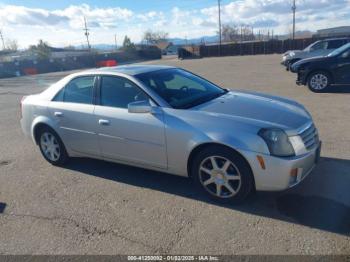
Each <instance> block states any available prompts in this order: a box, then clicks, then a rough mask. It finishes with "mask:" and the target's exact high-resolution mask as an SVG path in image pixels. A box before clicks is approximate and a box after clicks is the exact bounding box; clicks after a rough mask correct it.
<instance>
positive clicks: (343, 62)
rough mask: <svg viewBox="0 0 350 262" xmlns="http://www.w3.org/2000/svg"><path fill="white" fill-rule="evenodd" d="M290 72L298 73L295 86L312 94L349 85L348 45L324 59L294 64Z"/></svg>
mask: <svg viewBox="0 0 350 262" xmlns="http://www.w3.org/2000/svg"><path fill="white" fill-rule="evenodd" d="M291 71H292V72H294V73H298V78H297V81H296V82H297V84H298V85H307V86H308V87H309V89H310V90H311V91H313V92H324V91H327V90H329V88H330V87H331V86H332V85H350V43H349V44H346V45H344V46H342V47H340V48H338V49H336V50H334V51H333V52H332V53H330V54H329V55H328V56H325V57H314V58H308V59H303V60H301V61H299V62H296V63H295V64H293V66H292V67H291Z"/></svg>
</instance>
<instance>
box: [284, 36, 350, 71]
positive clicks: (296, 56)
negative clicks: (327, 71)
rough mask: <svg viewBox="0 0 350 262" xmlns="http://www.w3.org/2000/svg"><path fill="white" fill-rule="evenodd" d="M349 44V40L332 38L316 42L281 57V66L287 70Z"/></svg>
mask: <svg viewBox="0 0 350 262" xmlns="http://www.w3.org/2000/svg"><path fill="white" fill-rule="evenodd" d="M349 42H350V38H334V39H326V40H320V41H316V42H315V43H312V44H311V45H309V46H308V47H306V48H305V49H304V50H291V51H288V52H286V53H284V54H283V55H282V63H281V64H282V65H284V66H286V69H287V70H289V69H290V67H291V66H292V65H293V64H294V63H295V62H298V61H299V60H302V59H305V58H311V57H316V56H326V55H328V54H329V53H331V52H332V51H334V50H335V49H337V48H339V47H341V46H343V45H345V44H347V43H349Z"/></svg>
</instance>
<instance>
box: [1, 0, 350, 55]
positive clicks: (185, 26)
mask: <svg viewBox="0 0 350 262" xmlns="http://www.w3.org/2000/svg"><path fill="white" fill-rule="evenodd" d="M296 2H297V20H296V21H297V25H296V28H297V30H300V31H301V30H310V31H316V30H317V29H322V28H328V27H335V26H343V25H350V0H296ZM291 3H292V0H221V6H222V7H221V12H222V23H224V24H225V23H228V24H234V25H241V24H246V25H250V26H252V27H253V28H254V30H255V31H256V32H257V31H258V30H261V31H262V32H264V31H265V32H267V30H274V33H275V34H288V33H290V32H291V27H292V26H291V22H292V14H291ZM84 16H85V17H86V19H87V23H88V27H89V29H90V40H91V43H92V44H101V43H104V44H114V43H115V35H116V37H117V44H119V45H120V44H122V41H123V38H124V36H125V35H128V36H129V37H130V38H131V40H132V41H134V42H140V41H141V39H142V36H143V33H144V32H145V31H146V30H148V29H151V30H154V31H165V32H168V33H169V37H171V38H176V37H180V38H188V39H190V38H198V37H202V36H211V35H215V34H216V33H217V31H218V8H217V0H176V1H175V0H152V1H151V0H103V1H98V0H59V1H52V0H51V1H49V0H46V1H45V0H41V1H36V0H0V30H1V31H2V33H3V36H4V38H5V42H7V41H8V40H16V41H17V42H18V44H19V46H20V48H25V47H27V46H28V45H31V44H35V43H37V42H38V40H39V39H43V40H44V41H46V42H48V43H49V44H50V45H52V46H57V47H63V46H68V45H81V44H86V39H85V36H84V33H83V27H84V22H83V21H84V20H83V18H84ZM0 47H1V45H0Z"/></svg>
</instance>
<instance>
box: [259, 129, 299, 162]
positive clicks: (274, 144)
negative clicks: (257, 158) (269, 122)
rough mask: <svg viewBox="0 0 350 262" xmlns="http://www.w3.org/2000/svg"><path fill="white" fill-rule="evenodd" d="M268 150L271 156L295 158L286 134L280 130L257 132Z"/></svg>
mask: <svg viewBox="0 0 350 262" xmlns="http://www.w3.org/2000/svg"><path fill="white" fill-rule="evenodd" d="M258 135H259V136H261V137H262V138H263V139H264V140H265V142H266V144H267V147H268V148H269V151H270V154H271V155H273V156H282V157H283V156H285V157H286V156H295V152H294V149H293V146H292V144H291V143H290V141H289V138H288V136H287V134H286V133H285V132H284V131H283V130H282V129H277V128H276V129H275V128H273V129H265V128H263V129H261V130H260V131H259V132H258Z"/></svg>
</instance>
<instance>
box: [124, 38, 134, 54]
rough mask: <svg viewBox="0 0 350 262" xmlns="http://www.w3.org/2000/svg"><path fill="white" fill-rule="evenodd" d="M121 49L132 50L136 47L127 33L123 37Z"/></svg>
mask: <svg viewBox="0 0 350 262" xmlns="http://www.w3.org/2000/svg"><path fill="white" fill-rule="evenodd" d="M123 49H124V50H125V51H133V50H135V49H136V48H135V44H134V43H133V42H131V40H130V38H129V37H128V36H127V35H126V36H125V37H124V41H123Z"/></svg>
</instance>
